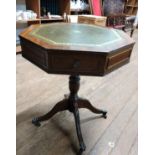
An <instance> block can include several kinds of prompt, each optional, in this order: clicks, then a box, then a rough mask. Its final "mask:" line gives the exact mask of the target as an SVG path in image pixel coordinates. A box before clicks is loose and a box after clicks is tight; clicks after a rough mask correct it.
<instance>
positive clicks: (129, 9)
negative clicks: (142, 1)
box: [124, 0, 138, 16]
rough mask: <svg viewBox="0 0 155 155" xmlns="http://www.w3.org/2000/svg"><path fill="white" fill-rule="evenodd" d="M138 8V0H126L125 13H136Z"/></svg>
mask: <svg viewBox="0 0 155 155" xmlns="http://www.w3.org/2000/svg"><path fill="white" fill-rule="evenodd" d="M137 10H138V0H126V2H125V6H124V13H125V14H126V15H129V16H131V15H136V14H137Z"/></svg>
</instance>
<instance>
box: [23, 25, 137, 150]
mask: <svg viewBox="0 0 155 155" xmlns="http://www.w3.org/2000/svg"><path fill="white" fill-rule="evenodd" d="M20 41H21V47H22V55H23V57H25V58H26V59H28V60H29V61H31V62H32V63H34V64H35V65H37V66H38V67H40V68H41V69H43V70H44V71H46V72H47V73H49V74H52V73H54V74H68V75H70V77H69V89H70V95H69V97H68V98H66V99H63V100H62V101H60V102H58V103H57V104H56V105H55V106H54V108H53V109H52V110H50V111H49V112H48V113H47V114H45V115H43V116H39V117H35V118H33V120H32V123H33V124H34V125H36V126H40V122H42V121H45V120H48V119H50V118H51V117H52V116H53V115H54V114H56V113H57V112H60V111H63V110H69V111H70V112H72V113H73V114H74V118H75V125H76V131H77V137H78V140H79V145H80V151H81V152H82V151H84V150H85V149H86V146H85V144H84V141H83V138H82V133H81V128H80V117H79V110H78V109H79V108H87V109H89V110H90V111H92V112H94V113H96V114H102V115H103V117H104V118H106V117H107V116H106V114H107V112H106V111H103V110H100V109H97V108H95V107H94V106H92V104H91V103H90V102H89V101H88V100H87V99H82V98H80V97H79V96H78V90H79V86H80V75H89V76H103V75H105V74H107V73H110V72H111V71H113V70H115V69H117V68H119V67H121V66H122V65H124V64H126V63H128V62H129V59H130V56H131V52H132V49H133V46H134V41H133V40H132V39H131V38H130V37H129V36H128V35H127V34H125V33H124V32H123V31H121V30H116V29H112V28H105V27H99V26H94V25H87V24H71V23H54V24H45V25H32V26H30V27H29V28H27V29H26V30H24V31H23V32H22V33H21V34H20Z"/></svg>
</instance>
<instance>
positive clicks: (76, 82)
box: [32, 75, 107, 151]
mask: <svg viewBox="0 0 155 155" xmlns="http://www.w3.org/2000/svg"><path fill="white" fill-rule="evenodd" d="M79 87H80V77H79V76H78V75H71V76H70V77H69V89H70V95H69V97H68V99H64V100H62V101H60V102H58V103H57V104H56V105H55V106H54V107H53V109H52V110H51V111H49V112H48V113H47V114H45V115H43V116H40V117H36V118H33V120H32V123H33V124H34V125H35V126H40V125H41V124H40V122H42V121H45V120H48V119H50V118H51V117H52V116H53V115H55V114H56V113H57V112H60V111H64V110H69V111H70V112H72V113H73V114H74V118H75V125H76V131H77V136H78V140H79V145H80V151H84V150H85V149H86V146H85V144H84V142H83V138H82V133H81V127H80V116H79V110H78V108H87V109H89V110H90V111H92V112H94V113H96V114H102V115H103V117H104V118H106V117H107V116H106V114H107V112H106V111H103V110H100V109H97V108H95V107H93V106H92V105H91V103H90V102H89V101H88V100H86V99H82V98H79V97H78V94H77V93H78V90H79Z"/></svg>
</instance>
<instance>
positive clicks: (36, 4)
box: [26, 0, 70, 23]
mask: <svg viewBox="0 0 155 155" xmlns="http://www.w3.org/2000/svg"><path fill="white" fill-rule="evenodd" d="M26 9H27V10H33V11H34V12H36V13H37V18H39V19H40V21H38V23H45V22H56V21H62V20H63V19H60V18H53V19H52V20H51V19H48V18H47V17H45V15H47V13H48V12H50V13H51V14H53V15H61V16H63V14H64V13H66V14H70V0H63V1H62V0H50V1H49V0H33V1H32V0H26Z"/></svg>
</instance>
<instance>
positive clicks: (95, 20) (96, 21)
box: [78, 15, 107, 26]
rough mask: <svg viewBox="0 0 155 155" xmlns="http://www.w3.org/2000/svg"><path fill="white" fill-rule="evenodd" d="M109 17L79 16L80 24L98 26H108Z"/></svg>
mask: <svg viewBox="0 0 155 155" xmlns="http://www.w3.org/2000/svg"><path fill="white" fill-rule="evenodd" d="M106 19H107V17H104V16H95V15H79V16H78V23H85V24H93V25H98V26H106Z"/></svg>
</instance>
